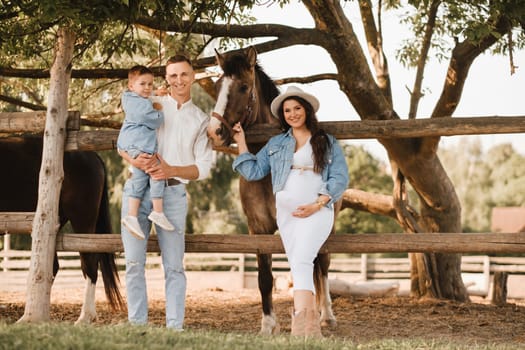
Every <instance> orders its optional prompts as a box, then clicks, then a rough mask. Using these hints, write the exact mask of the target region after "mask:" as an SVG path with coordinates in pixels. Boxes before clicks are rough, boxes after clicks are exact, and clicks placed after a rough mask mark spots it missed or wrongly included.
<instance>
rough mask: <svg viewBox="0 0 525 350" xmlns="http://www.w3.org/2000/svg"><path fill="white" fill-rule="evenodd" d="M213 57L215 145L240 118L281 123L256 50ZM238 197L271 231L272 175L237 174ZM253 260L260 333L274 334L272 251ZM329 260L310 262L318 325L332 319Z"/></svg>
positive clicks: (227, 139) (251, 218) (224, 141)
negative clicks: (249, 177) (219, 73)
mask: <svg viewBox="0 0 525 350" xmlns="http://www.w3.org/2000/svg"><path fill="white" fill-rule="evenodd" d="M217 61H218V64H219V65H220V67H221V68H222V71H223V74H222V76H221V77H220V78H219V80H218V81H217V82H216V90H217V103H216V105H215V108H214V111H213V113H212V118H211V121H210V125H209V127H208V135H209V137H210V138H211V139H212V140H213V143H214V145H215V146H226V145H229V144H230V143H231V142H232V132H233V131H232V126H233V125H234V124H235V123H237V122H241V124H242V126H243V128H244V129H245V130H246V129H249V128H250V127H252V126H255V125H273V126H279V121H278V119H277V118H275V117H273V116H272V114H271V112H270V104H271V102H272V100H273V99H274V98H275V97H276V96H278V95H279V90H278V89H277V87H276V86H275V83H274V82H273V81H272V80H271V79H270V78H269V77H268V75H266V73H265V72H264V71H263V70H262V69H261V67H260V66H259V65H258V64H257V53H256V51H255V49H254V48H252V47H250V48H248V49H246V50H243V51H241V52H234V53H226V54H223V55H221V54H219V53H218V52H217ZM247 143H248V148H249V150H250V152H252V153H256V152H257V151H259V150H260V149H261V148H262V147H263V146H264V143H253V142H250V140H249V139H247ZM240 197H241V203H242V207H243V210H244V213H245V215H246V217H247V221H248V229H249V233H250V234H253V235H257V234H273V233H275V231H276V230H277V224H276V214H275V198H274V195H273V192H272V184H271V179H270V175H268V176H266V177H265V178H264V179H262V180H260V181H250V182H249V181H246V180H244V179H243V178H242V177H241V178H240ZM332 230H333V229H332ZM332 233H333V232H332ZM257 264H258V282H259V291H260V293H261V298H262V309H263V316H262V322H261V333H262V334H272V333H278V331H279V324H278V321H277V319H276V316H275V313H274V311H273V303H272V290H273V275H272V255H271V254H258V255H257ZM329 265H330V256H329V254H318V256H317V258H316V259H315V261H314V282H315V288H316V297H317V303H318V306H319V309H320V310H321V324H322V325H329V326H331V327H333V326H335V324H336V320H335V317H334V314H333V312H332V302H331V299H330V293H329V288H328V267H329Z"/></svg>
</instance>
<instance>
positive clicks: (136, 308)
mask: <svg viewBox="0 0 525 350" xmlns="http://www.w3.org/2000/svg"><path fill="white" fill-rule="evenodd" d="M130 193H131V186H130V183H129V180H128V181H126V184H125V185H124V190H123V195H122V212H121V215H122V216H123V217H124V216H126V215H127V213H128V198H129V195H130ZM151 210H152V203H151V198H150V193H149V188H148V190H147V191H146V193H145V195H144V199H143V200H142V201H141V204H140V209H139V215H138V220H139V223H140V226H141V227H142V231H143V232H144V234H145V235H146V239H145V240H140V239H137V238H135V237H134V236H132V235H131V234H130V233H129V232H128V231H127V230H126V228H125V227H124V226H123V225H121V228H120V229H121V236H122V243H123V245H124V254H125V258H126V293H127V303H128V321H129V322H130V323H132V324H146V323H147V322H148V295H147V288H146V277H145V264H146V249H147V239H148V237H149V236H150V229H151V221H149V220H148V218H147V217H148V215H149V213H151ZM187 212H188V205H187V198H186V188H185V185H184V184H178V185H176V186H168V187H165V189H164V214H165V215H166V217H167V218H168V220H169V221H170V222H171V223H172V224H173V225H174V226H175V231H164V230H163V229H162V228H160V227H158V226H156V227H155V229H156V231H157V236H158V240H159V247H160V251H161V255H162V265H163V267H164V279H165V291H166V327H168V328H175V329H182V328H183V323H184V312H185V299H186V275H185V273H184V265H183V259H184V229H185V226H186V214H187Z"/></svg>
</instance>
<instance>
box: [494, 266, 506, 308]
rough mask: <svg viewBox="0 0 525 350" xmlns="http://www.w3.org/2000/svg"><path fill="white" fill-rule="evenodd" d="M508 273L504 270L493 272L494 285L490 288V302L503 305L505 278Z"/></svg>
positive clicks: (504, 299)
mask: <svg viewBox="0 0 525 350" xmlns="http://www.w3.org/2000/svg"><path fill="white" fill-rule="evenodd" d="M508 276H509V274H508V273H507V272H504V271H496V272H495V273H494V287H493V289H492V304H494V305H497V306H503V305H505V304H506V303H507V278H508Z"/></svg>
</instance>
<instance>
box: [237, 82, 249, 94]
mask: <svg viewBox="0 0 525 350" xmlns="http://www.w3.org/2000/svg"><path fill="white" fill-rule="evenodd" d="M239 90H240V91H241V92H242V93H246V91H248V84H242V85H241V87H240V89H239Z"/></svg>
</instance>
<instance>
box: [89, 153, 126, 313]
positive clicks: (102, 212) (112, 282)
mask: <svg viewBox="0 0 525 350" xmlns="http://www.w3.org/2000/svg"><path fill="white" fill-rule="evenodd" d="M97 156H98V155H97ZM99 160H100V162H101V163H102V166H103V168H104V188H103V191H102V198H101V200H100V206H99V210H98V219H97V225H96V231H95V232H97V233H111V232H112V231H113V230H112V229H111V215H110V211H109V197H108V182H107V172H106V166H105V165H104V162H103V161H102V159H100V157H99ZM98 256H99V259H98V260H99V266H100V271H101V272H102V280H103V281H104V292H105V293H106V298H107V300H108V302H109V305H110V306H111V308H112V309H113V310H117V309H123V307H124V300H123V299H122V295H121V294H120V289H119V284H120V278H119V275H118V269H117V264H116V263H115V254H114V253H99V254H98Z"/></svg>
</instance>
